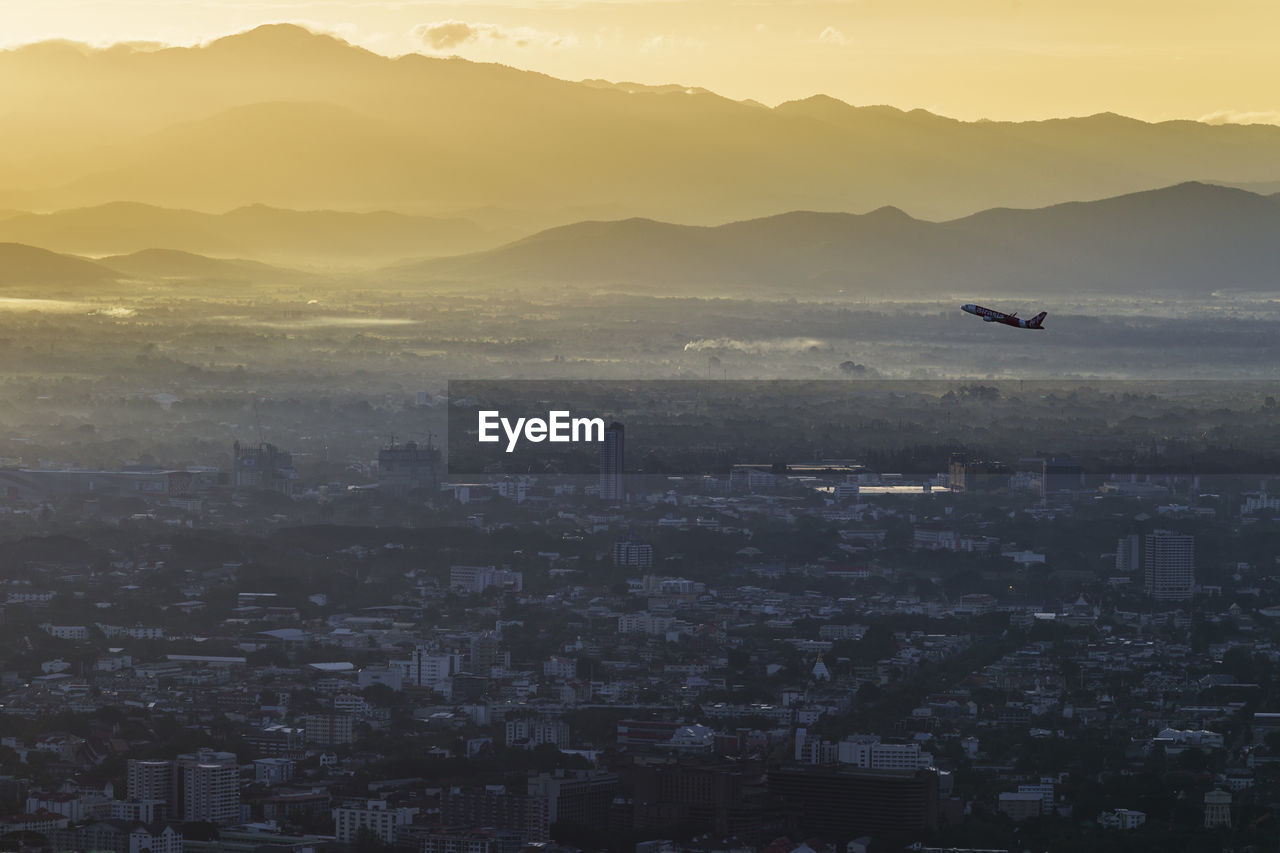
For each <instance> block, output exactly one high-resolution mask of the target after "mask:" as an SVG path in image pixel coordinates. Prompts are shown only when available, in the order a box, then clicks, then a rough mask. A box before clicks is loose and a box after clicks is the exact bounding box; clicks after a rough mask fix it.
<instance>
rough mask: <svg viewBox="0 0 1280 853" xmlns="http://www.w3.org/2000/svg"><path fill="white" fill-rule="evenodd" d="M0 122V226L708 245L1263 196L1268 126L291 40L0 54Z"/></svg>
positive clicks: (284, 28) (261, 37) (284, 35)
mask: <svg viewBox="0 0 1280 853" xmlns="http://www.w3.org/2000/svg"><path fill="white" fill-rule="evenodd" d="M50 104H57V107H58V108H57V109H56V110H55V109H50V108H49V105H50ZM0 114H3V115H5V116H6V118H7V120H8V122H9V124H10V126H12V127H20V128H22V131H23V132H22V133H15V134H8V135H7V136H6V137H5V138H4V139H2V140H0V208H19V209H26V210H57V209H66V208H75V207H92V206H97V205H101V204H105V203H109V202H116V201H132V202H142V203H146V204H150V205H155V206H161V207H170V208H180V209H191V210H204V211H208V210H226V209H230V208H236V207H242V206H247V205H254V204H265V205H268V206H271V207H276V208H293V209H316V208H320V209H332V210H375V209H385V210H394V211H399V212H406V213H426V214H432V215H440V216H452V212H453V211H459V210H467V209H483V208H486V207H500V208H510V209H514V210H528V211H537V210H550V209H560V208H590V207H605V206H610V207H619V208H621V210H622V212H623V213H624V214H625V215H634V216H645V217H649V218H655V219H662V220H667V221H677V222H685V223H699V224H708V223H713V222H723V221H726V220H728V219H740V218H744V217H758V216H765V215H770V214H774V213H777V212H778V211H782V210H796V209H814V210H842V211H866V210H874V209H876V208H879V207H882V206H885V205H894V206H896V207H899V208H901V209H903V210H906V211H908V212H910V213H911V214H912V215H913V216H916V217H921V218H928V219H950V218H954V217H957V216H962V215H967V214H969V213H973V212H975V211H979V210H984V209H988V208H991V207H1000V206H1015V207H1039V206H1044V205H1048V204H1054V203H1059V202H1063V201H1071V200H1088V199H1096V198H1104V197H1109V196H1114V195H1118V194H1122V193H1129V192H1134V191H1139V190H1146V189H1154V188H1157V187H1161V186H1167V185H1171V184H1176V183H1179V182H1183V181H1187V180H1201V181H1220V182H1224V183H1234V184H1249V185H1252V184H1256V185H1258V186H1267V185H1271V184H1273V183H1274V182H1276V181H1280V127H1274V126H1269V125H1253V126H1232V125H1222V126H1210V125H1206V124H1200V123H1197V122H1192V121H1172V122H1162V123H1158V124H1148V123H1145V122H1141V121H1136V120H1134V119H1128V118H1124V117H1121V116H1116V115H1111V114H1099V115H1095V116H1088V117H1083V118H1068V119H1055V120H1051V121H1038V122H1021V123H1015V122H997V121H980V122H962V121H957V120H954V119H949V118H944V117H941V116H936V115H933V114H930V113H928V112H925V111H923V110H912V111H902V110H898V109H895V108H892V107H884V106H851V105H849V104H846V103H843V102H841V101H839V100H836V99H834V98H830V97H825V96H814V97H811V98H806V99H803V100H798V101H792V102H788V103H784V104H780V105H779V106H777V107H774V108H767V107H762V106H761V105H759V104H754V103H749V102H737V101H733V100H730V99H727V98H724V97H721V96H719V95H716V94H714V93H711V92H707V91H706V90H703V89H699V88H697V87H694V86H683V85H681V86H675V85H672V86H641V85H638V84H627V83H607V82H602V81H595V80H591V81H584V82H569V81H565V80H558V79H555V78H553V77H549V76H547V75H544V74H538V73H535V72H529V71H520V70H517V69H513V68H508V67H504V66H499V65H486V64H479V63H473V62H468V61H465V60H462V59H457V58H449V59H442V58H435V57H428V56H422V55H417V54H410V55H407V56H402V57H398V58H388V57H383V56H380V55H378V54H375V53H372V52H370V51H367V50H364V49H362V48H359V47H354V46H352V45H349V44H347V43H345V42H343V41H342V40H340V39H337V38H334V37H332V36H326V35H319V34H315V33H311V32H308V31H306V30H304V29H302V28H300V27H296V26H292V25H270V26H264V27H259V28H257V29H255V30H251V31H249V32H245V33H240V34H238V35H233V36H228V37H226V38H223V39H219V40H217V41H214V42H211V43H209V44H207V45H204V46H199V47H190V48H186V47H182V48H168V49H162V50H148V51H140V50H130V49H127V48H115V49H110V50H92V49H88V48H79V47H76V46H74V45H66V44H43V45H36V46H28V47H25V48H18V49H13V50H7V51H0ZM86 128H91V129H92V131H93V132H92V133H86V132H85V131H86ZM2 221H3V220H0V222H2ZM555 221H563V219H558V220H555ZM547 222H548V220H543V222H542V223H541V224H543V225H545V224H547ZM191 248H192V249H193V250H194V249H195V248H196V247H195V246H191Z"/></svg>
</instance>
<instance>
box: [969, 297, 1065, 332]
mask: <svg viewBox="0 0 1280 853" xmlns="http://www.w3.org/2000/svg"><path fill="white" fill-rule="evenodd" d="M960 310H961V311H964V312H966V313H968V314H972V315H974V316H975V317H981V318H982V320H983V322H985V323H1003V324H1004V325H1006V326H1013V327H1014V328H1016V329H1044V326H1043V325H1042V324H1043V323H1044V318H1045V315H1046V314H1047V312H1045V311H1041V312H1040V313H1039V314H1037V315H1036V316H1034V317H1032V318H1030V319H1029V320H1022V319H1019V318H1018V315H1017V314H1016V313H1015V314H1006V313H1004V312H1003V311H995V310H993V309H991V308H983V307H982V306H981V305H974V304H973V303H972V302H970V303H969V304H968V305H961V306H960Z"/></svg>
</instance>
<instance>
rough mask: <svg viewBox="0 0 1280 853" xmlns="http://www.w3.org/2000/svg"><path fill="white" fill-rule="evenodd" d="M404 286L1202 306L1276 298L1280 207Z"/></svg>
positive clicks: (1070, 215)
mask: <svg viewBox="0 0 1280 853" xmlns="http://www.w3.org/2000/svg"><path fill="white" fill-rule="evenodd" d="M388 275H393V276H395V277H398V278H400V279H401V280H404V281H418V282H452V283H455V284H456V283H459V282H475V283H486V282H487V283H500V282H501V283H508V284H509V283H512V282H524V283H529V284H534V283H542V284H548V283H555V284H569V285H589V286H604V287H615V288H619V289H627V290H636V291H639V292H645V293H666V294H682V295H691V294H694V295H728V294H740V295H750V296H795V297H801V298H815V297H820V298H833V297H842V296H843V297H848V298H855V297H856V298H862V297H869V298H875V297H884V296H889V295H906V296H921V295H944V294H953V293H960V292H965V293H975V294H980V293H1035V294H1046V295H1047V294H1054V293H1060V294H1076V293H1094V294H1102V293H1110V294H1116V295H1128V296H1133V295H1139V294H1151V293H1181V294H1187V295H1207V294H1209V293H1210V292H1212V291H1215V290H1237V291H1254V292H1261V291H1276V290H1280V196H1263V195H1259V194H1256V193H1251V192H1247V191H1245V190H1241V189H1236V188H1230V187H1220V186H1213V185H1208V184H1200V183H1184V184H1179V185H1176V186H1172V187H1166V188H1163V189H1160V190H1151V191H1145V192H1139V193H1133V194H1128V195H1123V196H1118V197H1114V198H1109V199H1104V200H1100V201H1093V202H1071V203H1066V204H1061V205H1054V206H1050V207H1045V208H1040V209H1033V210H1014V209H1008V208H1005V209H992V210H988V211H984V212H981V213H978V214H974V215H972V216H967V217H963V218H960V219H955V220H951V221H947V222H928V221H923V220H919V219H914V218H912V217H910V216H908V215H907V214H906V213H903V212H902V211H901V210H899V209H897V208H892V207H885V208H881V209H879V210H876V211H872V212H871V213H867V214H862V215H855V214H847V213H815V212H803V211H798V212H793V213H786V214H782V215H778V216H771V217H766V218H761V219H752V220H746V221H740V222H733V223H729V224H726V225H720V226H716V227H703V226H688V225H673V224H670V223H664V222H656V221H653V220H647V219H628V220H623V221H614V222H583V223H579V224H575V225H569V226H565V227H560V228H554V229H550V230H547V231H543V232H541V233H538V234H535V235H533V236H530V237H527V238H525V239H522V240H519V241H516V242H514V243H511V244H508V245H506V246H502V247H500V248H497V249H493V250H489V251H485V252H479V253H474V254H470V255H464V256H460V257H455V258H437V259H433V260H426V261H420V262H417V263H412V264H404V265H399V266H397V267H395V268H393V269H392V270H389V271H388Z"/></svg>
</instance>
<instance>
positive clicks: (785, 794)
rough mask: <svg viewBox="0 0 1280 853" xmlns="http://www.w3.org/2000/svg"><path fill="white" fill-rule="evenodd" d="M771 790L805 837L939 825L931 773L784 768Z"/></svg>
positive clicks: (905, 831) (847, 836)
mask: <svg viewBox="0 0 1280 853" xmlns="http://www.w3.org/2000/svg"><path fill="white" fill-rule="evenodd" d="M768 791H769V795H770V796H771V797H773V798H774V800H775V801H776V804H777V805H779V806H781V807H783V808H784V809H785V810H786V811H787V813H789V814H791V815H793V816H794V817H795V819H796V820H797V822H798V824H799V828H800V830H801V831H802V832H803V833H805V834H807V835H820V836H822V837H823V838H829V839H831V840H833V841H837V842H845V841H849V840H852V839H854V838H857V837H858V836H861V835H884V836H887V837H889V838H891V839H892V838H902V837H911V836H913V835H918V834H920V833H924V832H927V831H929V830H931V829H933V828H935V827H936V826H937V824H938V809H939V801H938V774H937V773H936V772H934V771H932V770H916V771H914V772H912V771H903V770H853V771H850V770H846V769H843V768H841V769H839V770H837V769H835V768H828V767H804V768H780V769H777V770H771V771H769V774H768ZM1038 802H1039V799H1038V798H1037V803H1038Z"/></svg>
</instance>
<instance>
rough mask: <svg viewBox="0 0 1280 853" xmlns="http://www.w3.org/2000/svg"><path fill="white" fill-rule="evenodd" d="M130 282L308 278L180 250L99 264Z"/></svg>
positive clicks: (150, 251) (145, 251)
mask: <svg viewBox="0 0 1280 853" xmlns="http://www.w3.org/2000/svg"><path fill="white" fill-rule="evenodd" d="M98 263H100V264H101V265H102V266H104V267H106V268H107V269H110V270H112V271H114V272H116V273H118V274H120V275H121V276H124V277H126V278H137V279H196V280H201V281H242V282H250V281H251V282H255V283H264V284H265V283H273V282H279V281H292V280H299V279H305V278H308V277H309V276H308V274H307V273H303V272H299V271H298V270H289V269H282V268H280V267H273V266H271V265H269V264H264V263H261V262H260V261H248V260H241V259H238V258H237V259H225V258H208V257H205V256H204V255H196V254H192V253H191V252H181V251H178V250H176V249H143V250H142V251H140V252H133V253H131V254H128V255H114V256H112V257H107V258H102V259H101V260H99V261H98Z"/></svg>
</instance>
